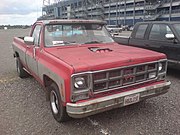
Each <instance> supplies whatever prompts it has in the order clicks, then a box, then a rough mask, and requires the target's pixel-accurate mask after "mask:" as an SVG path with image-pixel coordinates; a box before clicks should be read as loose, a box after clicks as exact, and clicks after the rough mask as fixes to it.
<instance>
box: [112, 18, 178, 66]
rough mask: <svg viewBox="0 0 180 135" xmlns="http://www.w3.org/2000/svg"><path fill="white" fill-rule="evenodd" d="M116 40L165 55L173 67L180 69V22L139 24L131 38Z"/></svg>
mask: <svg viewBox="0 0 180 135" xmlns="http://www.w3.org/2000/svg"><path fill="white" fill-rule="evenodd" d="M114 40H115V41H116V42H118V43H119V44H124V45H129V46H136V47H141V48H145V49H150V50H154V51H158V52H161V53H165V54H166V55H167V58H168V63H169V65H170V66H171V67H176V68H179V67H180V22H164V21H163V22H157V21H155V22H142V23H137V24H136V25H135V27H134V29H133V31H132V33H131V36H130V37H115V38H114ZM179 69H180V68H179Z"/></svg>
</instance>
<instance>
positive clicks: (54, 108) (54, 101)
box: [50, 91, 59, 114]
mask: <svg viewBox="0 0 180 135" xmlns="http://www.w3.org/2000/svg"><path fill="white" fill-rule="evenodd" d="M50 102H51V108H52V111H53V113H54V114H58V105H59V104H58V97H57V95H56V93H55V92H54V91H51V93H50Z"/></svg>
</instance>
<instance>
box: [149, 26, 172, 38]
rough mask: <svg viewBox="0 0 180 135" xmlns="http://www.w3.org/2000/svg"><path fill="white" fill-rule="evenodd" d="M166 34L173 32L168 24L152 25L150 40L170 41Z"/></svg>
mask: <svg viewBox="0 0 180 135" xmlns="http://www.w3.org/2000/svg"><path fill="white" fill-rule="evenodd" d="M166 34H172V31H171V29H170V28H169V26H168V25H166V24H154V25H153V26H152V29H151V32H150V34H149V40H163V41H169V40H168V39H166V37H165V35H166Z"/></svg>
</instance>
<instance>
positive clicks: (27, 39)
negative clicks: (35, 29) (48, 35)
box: [24, 36, 34, 45]
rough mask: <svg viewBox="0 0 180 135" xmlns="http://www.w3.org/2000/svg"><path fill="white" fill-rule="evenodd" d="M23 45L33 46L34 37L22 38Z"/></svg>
mask: <svg viewBox="0 0 180 135" xmlns="http://www.w3.org/2000/svg"><path fill="white" fill-rule="evenodd" d="M24 43H25V44H27V45H34V37H27V36H26V37H24Z"/></svg>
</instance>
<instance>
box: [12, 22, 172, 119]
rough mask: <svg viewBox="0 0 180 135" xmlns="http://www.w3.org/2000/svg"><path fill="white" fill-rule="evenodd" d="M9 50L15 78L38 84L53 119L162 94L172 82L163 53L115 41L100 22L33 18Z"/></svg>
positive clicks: (84, 114)
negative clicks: (27, 79)
mask: <svg viewBox="0 0 180 135" xmlns="http://www.w3.org/2000/svg"><path fill="white" fill-rule="evenodd" d="M13 50H14V57H15V59H16V64H17V66H16V67H17V72H18V75H19V77H21V78H23V77H27V76H28V75H32V76H33V77H34V78H35V79H36V80H37V81H39V82H40V83H41V84H42V86H43V88H44V90H45V92H46V95H47V99H49V101H50V107H51V111H52V114H53V116H54V118H55V119H56V120H57V121H58V122H63V121H66V120H67V119H68V118H69V116H70V117H73V118H82V117H86V116H89V115H93V114H96V113H100V112H103V111H106V110H110V109H113V108H117V107H122V106H127V105H130V104H133V103H137V102H139V101H141V100H144V99H147V98H150V97H154V96H158V95H161V94H164V93H166V92H167V91H168V89H169V87H170V84H171V83H170V82H169V81H166V79H165V78H166V68H167V59H166V56H165V55H164V54H162V53H157V52H153V51H149V50H144V49H139V48H135V47H128V46H123V45H119V44H117V43H115V42H114V40H113V39H112V38H111V36H110V35H109V33H108V31H107V30H106V28H105V22H103V21H96V20H42V21H37V22H36V23H35V24H34V25H33V26H32V30H31V33H30V35H29V36H26V37H15V38H14V40H13Z"/></svg>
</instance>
